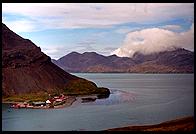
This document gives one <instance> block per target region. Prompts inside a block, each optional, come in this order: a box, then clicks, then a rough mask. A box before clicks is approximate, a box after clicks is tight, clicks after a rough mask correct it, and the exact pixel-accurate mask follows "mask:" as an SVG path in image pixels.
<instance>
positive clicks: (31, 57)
mask: <svg viewBox="0 0 196 134" xmlns="http://www.w3.org/2000/svg"><path fill="white" fill-rule="evenodd" d="M38 93H65V94H76V95H77V94H93V93H97V94H99V93H100V94H108V93H109V90H108V89H106V88H98V87H97V86H96V84H95V83H93V82H91V81H88V80H85V79H82V78H79V77H76V76H74V75H71V74H69V73H67V72H65V71H64V70H62V69H61V68H59V67H58V66H56V65H55V64H53V63H52V62H51V58H50V57H49V56H47V55H45V54H44V53H43V52H41V49H40V48H39V47H37V46H36V45H35V44H34V43H33V42H31V41H30V40H28V39H24V38H22V37H20V36H19V35H17V34H16V33H14V32H13V31H11V30H10V29H9V28H8V27H7V26H6V25H4V24H2V95H3V98H6V97H10V96H17V95H23V94H38Z"/></svg>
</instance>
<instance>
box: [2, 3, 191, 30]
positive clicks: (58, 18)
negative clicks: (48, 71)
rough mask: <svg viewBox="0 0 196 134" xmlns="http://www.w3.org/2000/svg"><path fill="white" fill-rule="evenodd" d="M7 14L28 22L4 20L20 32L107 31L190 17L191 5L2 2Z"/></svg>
mask: <svg viewBox="0 0 196 134" xmlns="http://www.w3.org/2000/svg"><path fill="white" fill-rule="evenodd" d="M179 9H180V10H179ZM7 15H14V16H17V15H18V16H23V17H24V18H25V20H26V21H27V22H28V21H30V22H31V23H28V24H29V25H28V26H26V25H23V23H19V22H20V21H21V19H24V18H21V17H19V18H18V19H17V20H8V19H4V20H3V21H4V23H5V24H9V25H11V23H16V22H17V27H19V28H18V29H20V28H22V27H24V30H21V32H26V31H29V32H31V30H34V31H35V30H37V31H39V30H44V29H59V28H61V29H66V28H108V27H112V26H114V25H117V24H123V23H129V22H136V23H146V22H154V21H156V22H157V21H160V22H161V21H166V20H169V19H173V18H177V17H181V18H182V17H184V18H193V17H194V4H193V3H183V4H180V3H169V4H167V3H161V4H159V3H154V4H153V3H146V4H145V3H136V4H134V3H107V4H106V3H77V4H76V3H64V4H63V3H2V16H3V17H9V16H7ZM15 21H16V22H15ZM23 22H24V20H23ZM9 25H8V26H9ZM26 27H27V28H26ZM28 27H32V28H28Z"/></svg>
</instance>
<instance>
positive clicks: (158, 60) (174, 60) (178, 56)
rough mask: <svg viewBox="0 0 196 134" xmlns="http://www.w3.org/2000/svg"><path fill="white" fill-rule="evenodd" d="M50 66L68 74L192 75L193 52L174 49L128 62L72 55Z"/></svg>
mask: <svg viewBox="0 0 196 134" xmlns="http://www.w3.org/2000/svg"><path fill="white" fill-rule="evenodd" d="M54 63H55V64H56V65H58V66H59V67H61V68H62V69H64V70H66V71H68V72H130V73H193V72H194V52H191V51H188V50H185V49H183V48H176V49H175V50H172V51H164V52H159V53H153V54H149V55H143V54H141V53H135V54H134V55H133V57H132V58H128V57H118V56H116V55H111V56H103V55H100V54H97V53H95V52H85V53H83V54H80V53H77V52H72V53H70V54H68V55H66V56H63V57H62V58H60V59H58V60H55V61H54Z"/></svg>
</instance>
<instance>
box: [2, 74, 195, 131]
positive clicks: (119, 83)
mask: <svg viewBox="0 0 196 134" xmlns="http://www.w3.org/2000/svg"><path fill="white" fill-rule="evenodd" d="M75 75H77V76H80V77H83V78H87V79H89V80H92V81H94V82H95V83H96V84H97V85H98V86H103V87H108V88H109V89H110V90H111V91H112V94H111V95H110V97H109V98H107V99H98V100H96V101H94V102H89V103H81V98H78V100H77V101H76V102H75V103H74V104H73V105H72V106H70V107H68V108H63V109H48V110H43V109H33V110H32V109H10V108H9V106H8V105H6V104H3V107H2V130H31V131H35V130H45V131H50V130H54V131H56V130H57V131H58V130H59V131H62V130H103V129H108V128H114V127H122V126H126V125H141V124H154V123H160V122H163V121H167V120H171V119H175V118H178V117H184V116H190V115H194V74H101V73H100V74H93V73H91V74H88V73H78V74H75Z"/></svg>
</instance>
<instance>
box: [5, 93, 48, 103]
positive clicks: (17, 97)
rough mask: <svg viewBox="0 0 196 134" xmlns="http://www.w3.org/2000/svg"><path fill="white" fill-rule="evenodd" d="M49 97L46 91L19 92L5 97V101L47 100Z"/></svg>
mask: <svg viewBox="0 0 196 134" xmlns="http://www.w3.org/2000/svg"><path fill="white" fill-rule="evenodd" d="M47 99H48V94H47V93H45V92H39V93H28V94H19V95H14V96H10V97H6V98H3V102H24V101H29V102H33V101H45V100H47Z"/></svg>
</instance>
